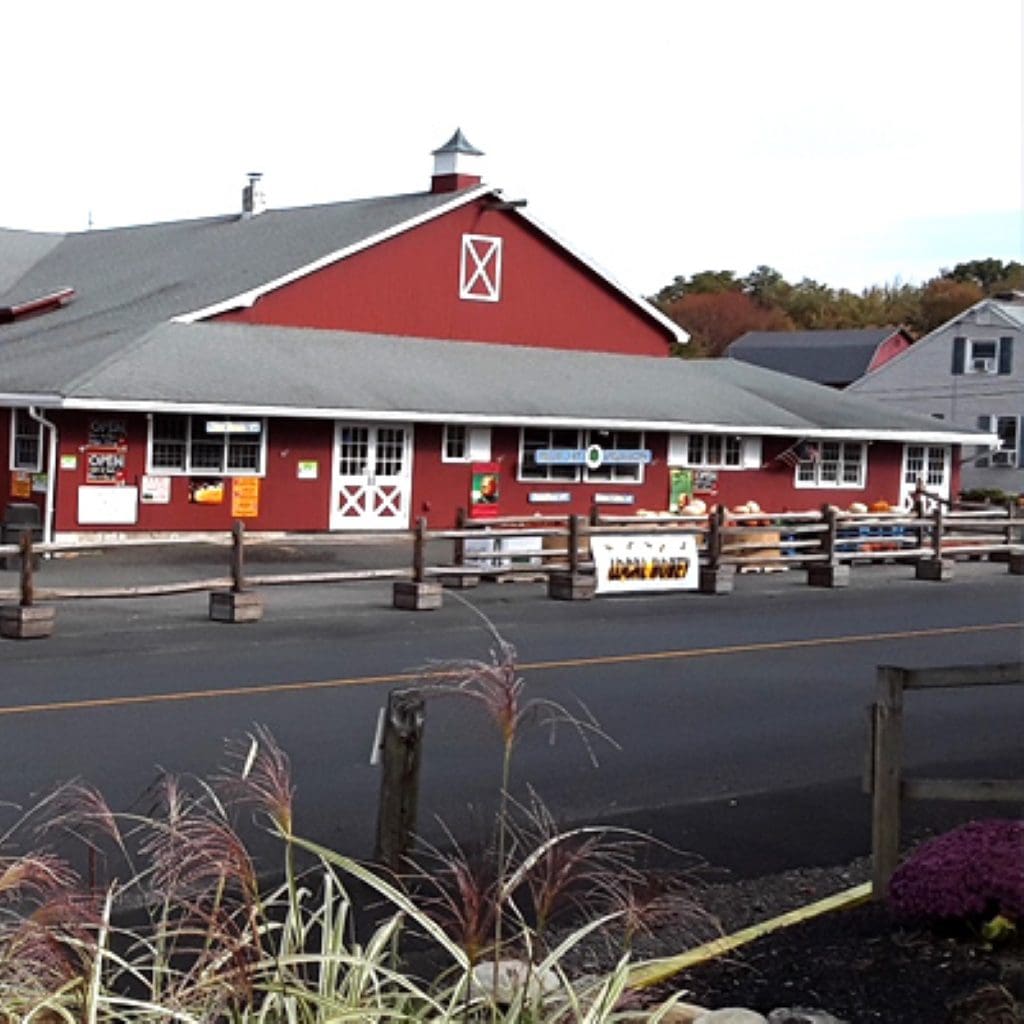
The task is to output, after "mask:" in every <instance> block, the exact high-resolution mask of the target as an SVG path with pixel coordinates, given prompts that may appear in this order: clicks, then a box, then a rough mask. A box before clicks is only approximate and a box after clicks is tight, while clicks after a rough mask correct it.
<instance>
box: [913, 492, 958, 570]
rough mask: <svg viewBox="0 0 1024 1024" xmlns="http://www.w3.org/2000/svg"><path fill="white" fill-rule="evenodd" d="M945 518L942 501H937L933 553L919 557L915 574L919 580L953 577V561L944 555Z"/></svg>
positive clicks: (934, 514)
mask: <svg viewBox="0 0 1024 1024" xmlns="http://www.w3.org/2000/svg"><path fill="white" fill-rule="evenodd" d="M943 529H944V520H943V514H942V502H941V501H936V502H935V509H934V511H933V512H932V554H931V556H930V557H928V558H921V559H918V562H917V567H916V569H915V570H914V576H915V578H916V579H919V580H948V579H952V577H953V563H952V562H951V561H949V560H948V559H945V560H944V559H943V557H942V531H943Z"/></svg>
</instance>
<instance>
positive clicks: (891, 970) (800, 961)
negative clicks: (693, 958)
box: [579, 858, 1024, 1024]
mask: <svg viewBox="0 0 1024 1024" xmlns="http://www.w3.org/2000/svg"><path fill="white" fill-rule="evenodd" d="M869 874H870V864H869V861H868V859H867V858H860V859H858V860H856V861H854V862H852V863H850V864H845V865H841V866H837V867H831V868H823V867H809V868H799V869H795V870H791V871H786V872H781V873H779V874H774V875H769V876H766V877H761V878H753V879H734V880H724V881H723V880H719V881H710V882H705V883H704V884H703V885H701V886H700V888H699V890H698V893H697V897H698V899H699V901H700V903H701V905H702V906H703V907H704V908H705V909H706V910H707V911H709V912H710V913H711V914H712V915H713V916H714V918H715V919H717V921H718V922H719V925H720V927H721V929H722V932H723V933H724V934H732V933H734V932H737V931H739V930H740V929H743V928H746V927H748V926H750V925H753V924H757V923H759V922H763V921H767V920H770V919H771V918H774V917H776V916H778V915H780V914H783V913H786V912H788V911H790V910H794V909H796V908H799V907H803V906H806V905H807V904H809V903H812V902H815V901H816V900H819V899H823V898H824V897H827V896H832V895H834V894H836V893H839V892H842V891H844V890H846V889H849V888H852V887H853V886H856V885H859V884H860V883H862V882H864V881H866V880H867V879H868V877H869ZM713 937H714V935H713V934H704V935H694V934H692V933H689V932H688V933H687V934H685V935H684V934H682V933H681V932H680V929H679V926H678V925H675V926H673V925H667V926H666V927H663V928H658V929H655V930H653V931H652V932H650V933H649V934H646V935H644V936H643V937H638V939H637V941H636V942H635V943H634V946H633V954H634V959H636V960H644V959H651V958H661V957H670V956H672V955H674V954H677V953H681V952H683V951H685V950H687V949H690V948H693V947H694V946H695V945H698V944H699V942H700V941H704V940H706V939H709V938H713ZM616 955H617V953H615V954H613V953H612V952H611V951H610V950H602V949H601V948H600V947H599V946H597V945H591V946H590V947H589V948H588V949H586V950H585V951H581V960H582V961H583V962H582V963H581V964H580V965H579V966H580V968H581V969H583V970H586V971H595V970H601V969H604V968H608V967H610V966H611V964H612V963H613V962H614V959H615V956H616ZM680 990H683V991H685V992H686V995H685V996H684V997H683V998H684V1000H685V1001H687V1002H691V1003H696V1004H698V1005H700V1006H705V1007H708V1008H711V1009H717V1008H722V1007H727V1006H740V1007H746V1008H747V1009H751V1010H755V1011H757V1012H758V1013H761V1014H763V1015H765V1016H767V1015H768V1014H769V1013H770V1012H771V1011H772V1010H774V1009H777V1008H780V1007H789V1008H793V1007H804V1008H810V1009H818V1010H824V1011H826V1012H827V1013H830V1014H831V1015H832V1016H833V1017H835V1018H838V1019H839V1020H841V1021H844V1022H845V1024H876V1022H880V1021H884V1022H885V1024H1024V936H1022V937H1019V938H1018V939H1017V940H1016V942H1015V943H1013V944H1011V945H1004V946H1001V947H992V946H989V945H987V944H985V943H983V942H982V941H981V940H980V938H979V937H978V936H977V935H976V934H972V933H970V932H968V931H967V930H966V929H963V930H961V931H959V932H955V933H954V932H953V931H946V932H943V931H941V930H934V929H928V928H924V927H915V926H912V925H910V924H908V923H906V922H902V921H898V920H895V919H894V918H893V917H892V916H891V914H890V912H889V910H888V909H887V908H886V906H885V905H884V904H880V903H863V904H861V905H859V906H854V907H848V908H846V909H843V910H838V911H832V912H829V913H825V914H823V915H821V916H819V917H816V918H811V919H810V920H807V921H804V922H802V923H800V924H796V925H790V926H789V927H787V928H782V929H780V930H778V931H775V932H772V933H770V934H768V935H766V936H764V937H763V938H760V939H756V940H754V941H752V942H749V943H747V944H746V945H743V946H741V947H739V948H738V949H735V950H733V951H732V952H730V953H728V954H726V955H724V956H722V957H719V958H717V959H715V960H711V961H707V962H705V963H703V964H700V965H699V966H696V967H692V968H688V969H687V970H685V971H683V972H680V973H679V974H676V975H675V976H673V977H672V978H671V979H669V980H668V981H666V982H665V983H662V984H661V985H659V986H657V987H654V988H652V989H650V990H648V991H646V992H645V993H644V1001H645V1002H647V1001H650V1002H651V1003H655V1002H660V1001H661V1000H663V999H665V998H666V997H667V996H669V995H670V994H672V993H675V992H678V991H680Z"/></svg>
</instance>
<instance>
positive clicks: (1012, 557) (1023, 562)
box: [1006, 551, 1024, 576]
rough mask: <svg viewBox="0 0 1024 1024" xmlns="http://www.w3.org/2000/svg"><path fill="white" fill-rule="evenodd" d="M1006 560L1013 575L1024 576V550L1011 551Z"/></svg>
mask: <svg viewBox="0 0 1024 1024" xmlns="http://www.w3.org/2000/svg"><path fill="white" fill-rule="evenodd" d="M1006 561H1007V562H1008V563H1009V565H1008V568H1009V570H1010V574H1011V575H1012V576H1024V551H1011V552H1009V553H1008V555H1007V558H1006Z"/></svg>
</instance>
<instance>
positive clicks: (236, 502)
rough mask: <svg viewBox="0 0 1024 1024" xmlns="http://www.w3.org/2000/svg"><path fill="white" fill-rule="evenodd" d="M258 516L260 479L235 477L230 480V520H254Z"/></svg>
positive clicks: (255, 477)
mask: <svg viewBox="0 0 1024 1024" xmlns="http://www.w3.org/2000/svg"><path fill="white" fill-rule="evenodd" d="M259 514H260V478H259V477H258V476H236V477H232V479H231V518H232V519H255V518H256V516H258V515H259Z"/></svg>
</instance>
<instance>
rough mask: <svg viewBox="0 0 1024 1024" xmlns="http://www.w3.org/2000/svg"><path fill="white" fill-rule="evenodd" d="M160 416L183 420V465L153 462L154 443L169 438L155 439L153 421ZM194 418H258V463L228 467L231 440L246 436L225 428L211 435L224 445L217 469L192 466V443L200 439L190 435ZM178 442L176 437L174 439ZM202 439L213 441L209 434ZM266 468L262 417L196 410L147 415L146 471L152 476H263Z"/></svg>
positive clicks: (223, 421) (265, 436)
mask: <svg viewBox="0 0 1024 1024" xmlns="http://www.w3.org/2000/svg"><path fill="white" fill-rule="evenodd" d="M160 417H165V418H167V419H182V420H184V421H185V428H186V429H185V437H184V439H182V440H181V441H180V443H182V444H184V446H185V460H184V461H185V466H184V468H182V467H180V466H163V465H155V464H154V462H153V447H154V444H156V443H159V442H160V441H162V440H168V439H163V438H154V436H153V435H154V427H155V424H156V421H157V419H158V418H160ZM197 420H216V421H217V422H219V423H225V422H227V423H232V422H238V421H245V422H254V421H258V422H259V424H260V441H259V459H258V462H259V464H258V466H256V467H255V468H252V467H238V468H230V467H229V466H228V456H229V453H230V448H231V444H232V441H234V442H236V443H237V442H239V441H240V440H241V439H242V438H244V437H245V436H246V435H244V434H231V433H228V432H227V431H225V432H224V433H223V434H217V435H214V437H215V438H216V439H217V440H219V441H220V442H221V444H222V445H223V458H222V460H221V467H222V468H217V467H214V466H194V465H193V464H192V453H193V446H194V445H196V444H198V443H200V439H199V438H197V437H194V436H193V426H194V424H195V422H196V421H197ZM173 441H174V442H177V441H178V439H173ZM202 441H203V442H204V443H206V444H214V443H216V442H215V441H213V440H211V439H210V438H208V437H204V438H202ZM266 469H267V421H266V419H265V418H263V417H259V416H220V415H214V414H197V413H154V414H153V415H152V416H151V417H150V418H149V424H148V427H147V430H146V472H147V473H148V474H150V475H152V476H200V477H202V476H211V477H213V476H223V477H232V476H258V477H262V476H266Z"/></svg>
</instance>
